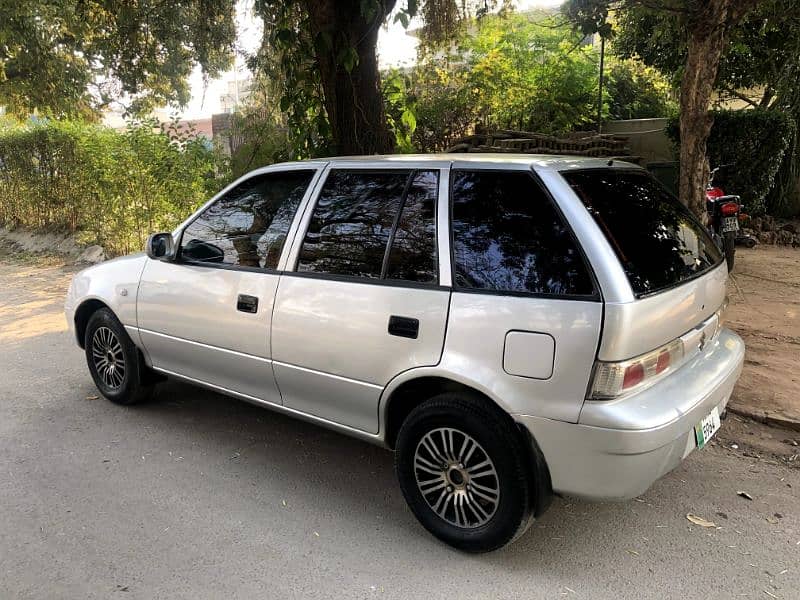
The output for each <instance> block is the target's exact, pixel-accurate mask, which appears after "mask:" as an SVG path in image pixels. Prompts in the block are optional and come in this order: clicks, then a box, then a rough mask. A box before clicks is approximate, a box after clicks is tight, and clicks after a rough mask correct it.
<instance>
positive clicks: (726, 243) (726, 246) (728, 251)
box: [722, 231, 736, 273]
mask: <svg viewBox="0 0 800 600" xmlns="http://www.w3.org/2000/svg"><path fill="white" fill-rule="evenodd" d="M722 248H723V250H724V251H725V261H726V262H727V263H728V273H730V272H731V271H733V256H734V253H735V252H736V232H735V231H728V232H726V233H723V234H722Z"/></svg>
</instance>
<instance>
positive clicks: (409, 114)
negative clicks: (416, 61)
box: [381, 69, 417, 153]
mask: <svg viewBox="0 0 800 600" xmlns="http://www.w3.org/2000/svg"><path fill="white" fill-rule="evenodd" d="M381 84H382V85H381V89H382V92H383V100H384V105H385V107H386V119H387V121H388V122H389V129H390V130H391V131H392V133H394V137H395V149H396V150H397V151H398V152H402V153H409V152H414V144H413V143H412V141H411V140H412V137H413V135H414V132H415V131H416V129H417V115H416V99H415V98H414V97H413V96H412V95H411V94H409V92H408V81H407V78H406V77H405V76H404V75H403V74H402V73H401V72H400V71H399V70H397V69H391V70H390V71H389V72H388V73H386V74H385V75H384V77H383V80H382V82H381Z"/></svg>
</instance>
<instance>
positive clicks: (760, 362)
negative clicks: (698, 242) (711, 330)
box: [725, 246, 800, 430]
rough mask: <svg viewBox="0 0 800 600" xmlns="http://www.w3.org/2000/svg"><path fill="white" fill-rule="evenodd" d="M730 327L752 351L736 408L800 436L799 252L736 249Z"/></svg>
mask: <svg viewBox="0 0 800 600" xmlns="http://www.w3.org/2000/svg"><path fill="white" fill-rule="evenodd" d="M728 298H729V301H730V304H729V306H728V310H727V311H726V313H725V325H726V326H728V327H730V328H731V329H733V330H734V331H736V332H738V333H739V335H741V336H742V338H743V339H744V341H745V344H746V345H747V352H746V355H745V365H744V372H743V374H742V377H741V379H740V380H739V383H738V385H737V386H736V389H735V390H734V393H733V398H732V400H731V408H732V409H733V410H734V411H736V412H738V413H740V414H745V415H747V416H750V417H752V418H754V419H756V420H760V421H763V422H766V423H776V424H781V425H784V426H789V427H792V428H794V429H796V430H800V394H798V392H800V250H797V249H793V248H790V247H787V246H757V247H756V248H754V249H752V250H748V249H742V248H737V250H736V268H735V269H734V272H733V277H732V278H731V279H730V282H729V284H728Z"/></svg>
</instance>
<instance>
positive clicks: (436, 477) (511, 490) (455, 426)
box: [395, 393, 536, 552]
mask: <svg viewBox="0 0 800 600" xmlns="http://www.w3.org/2000/svg"><path fill="white" fill-rule="evenodd" d="M523 444H524V442H523V439H522V436H521V435H520V434H519V431H517V429H516V426H515V425H514V423H513V421H512V420H511V419H510V418H509V417H508V415H505V414H503V413H502V412H500V411H499V410H497V409H495V408H494V407H492V406H490V405H488V404H487V403H486V402H485V401H484V400H482V399H480V398H476V397H472V396H469V395H463V394H457V393H445V394H440V395H438V396H435V397H434V398H431V399H430V400H428V401H426V402H424V403H423V404H421V405H420V406H418V407H417V408H415V409H414V410H413V411H412V412H411V414H410V415H409V416H408V418H407V419H406V420H405V422H404V423H403V425H402V427H401V429H400V432H399V434H398V438H397V449H396V454H395V470H396V473H397V478H398V480H399V482H400V488H401V490H402V491H403V495H404V496H405V499H406V502H408V505H409V507H410V508H411V510H412V512H413V513H414V515H415V516H416V517H417V519H418V520H419V521H420V523H421V524H422V525H423V526H424V527H425V528H426V529H427V530H428V531H429V532H431V533H432V534H433V535H435V536H436V537H437V538H439V539H440V540H442V541H444V542H445V543H447V544H450V545H451V546H454V547H455V548H458V549H460V550H464V551H467V552H488V551H490V550H495V549H497V548H500V547H502V546H504V545H506V544H508V543H510V542H512V541H514V540H515V539H517V538H518V537H519V536H521V535H522V534H523V533H524V532H525V531H526V530H527V528H528V526H529V525H530V523H531V521H532V505H533V501H532V499H533V498H534V493H535V491H536V490H535V489H534V485H535V482H534V481H533V478H532V477H531V476H530V464H529V461H530V450H528V449H526V448H525V447H524V445H523Z"/></svg>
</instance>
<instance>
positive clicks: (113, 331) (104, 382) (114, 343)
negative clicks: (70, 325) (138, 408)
mask: <svg viewBox="0 0 800 600" xmlns="http://www.w3.org/2000/svg"><path fill="white" fill-rule="evenodd" d="M84 349H85V351H86V363H87V365H88V366H89V373H91V375H92V379H94V384H95V385H96V386H97V389H98V390H100V393H101V394H103V396H105V397H106V398H107V399H109V400H111V401H112V402H115V403H116V404H137V403H139V402H143V401H144V400H147V399H149V398H150V396H151V395H152V393H153V385H152V384H147V383H145V382H144V381H143V378H142V375H144V374H145V373H144V370H145V369H147V366H146V365H144V364H143V363H142V360H141V358H140V355H139V351H138V349H137V348H136V346H135V345H134V343H133V341H132V340H131V338H130V336H128V334H127V333H126V331H125V328H124V327H123V326H122V323H120V322H119V320H118V319H117V317H116V316H115V315H114V313H112V312H111V311H110V310H109V309H107V308H101V309H100V310H98V311H97V312H95V313H94V314H93V315H92V316H91V317H90V318H89V323H87V325H86V335H85V337H84Z"/></svg>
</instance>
